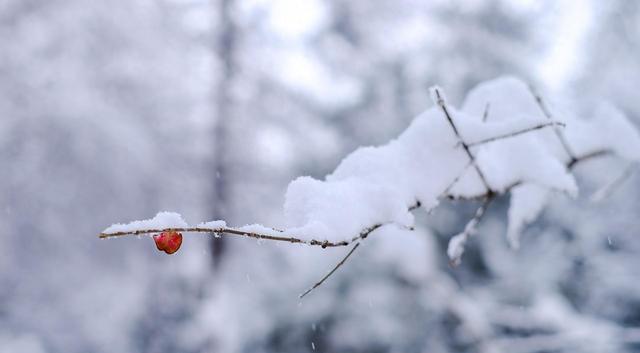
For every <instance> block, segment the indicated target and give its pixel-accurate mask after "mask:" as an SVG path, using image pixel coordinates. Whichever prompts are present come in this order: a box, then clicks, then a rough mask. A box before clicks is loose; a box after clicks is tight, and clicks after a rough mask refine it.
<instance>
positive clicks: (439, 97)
mask: <svg viewBox="0 0 640 353" xmlns="http://www.w3.org/2000/svg"><path fill="white" fill-rule="evenodd" d="M434 92H435V94H436V102H435V103H436V104H437V105H438V106H439V107H440V109H441V110H442V112H443V113H444V116H445V117H446V118H447V121H448V122H449V125H450V126H451V129H452V130H453V133H454V134H456V137H457V138H458V142H459V143H460V144H461V145H462V148H464V151H465V153H466V154H467V156H468V157H469V160H470V161H471V163H473V168H474V169H475V170H476V172H477V173H478V176H479V177H480V180H481V181H482V184H483V185H484V187H485V189H487V192H488V193H492V192H493V191H492V190H491V187H490V186H489V183H488V182H487V178H486V177H485V176H484V173H483V172H482V170H481V169H480V166H479V165H478V163H477V162H476V158H475V156H474V155H473V153H471V150H470V149H469V145H467V142H466V141H465V140H464V139H463V138H462V136H461V135H460V132H459V131H458V127H457V126H456V123H455V122H454V121H453V118H452V117H451V114H450V113H449V108H447V102H445V100H444V98H443V96H442V95H441V94H440V89H438V88H434Z"/></svg>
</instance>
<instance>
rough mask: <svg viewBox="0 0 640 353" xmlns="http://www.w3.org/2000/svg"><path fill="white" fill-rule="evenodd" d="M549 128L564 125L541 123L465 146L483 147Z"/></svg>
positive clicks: (562, 124) (559, 123)
mask: <svg viewBox="0 0 640 353" xmlns="http://www.w3.org/2000/svg"><path fill="white" fill-rule="evenodd" d="M549 126H561V127H564V126H565V124H564V123H561V122H557V121H552V122H549V123H543V124H539V125H536V126H531V127H528V128H524V129H522V130H518V131H514V132H509V133H506V134H503V135H498V136H493V137H489V138H486V139H483V140H479V141H474V142H469V143H467V146H469V147H476V146H479V145H483V144H485V143H489V142H494V141H499V140H504V139H508V138H511V137H516V136H520V135H522V134H526V133H528V132H531V131H535V130H540V129H543V128H545V127H549Z"/></svg>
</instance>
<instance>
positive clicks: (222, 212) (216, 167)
mask: <svg viewBox="0 0 640 353" xmlns="http://www.w3.org/2000/svg"><path fill="white" fill-rule="evenodd" d="M233 2H234V0H212V4H211V11H212V17H214V16H216V15H217V16H218V19H217V20H218V22H217V26H214V28H213V29H212V30H213V31H214V32H213V33H214V35H213V53H212V54H213V55H214V56H215V57H217V62H218V63H219V65H217V66H215V65H214V66H215V67H214V72H216V71H217V72H216V73H217V75H215V80H217V83H214V87H213V90H212V97H211V99H212V101H211V104H212V105H213V109H212V112H213V115H214V119H215V122H214V125H213V134H212V138H213V148H214V151H213V163H212V176H213V179H214V181H213V187H212V189H211V190H212V193H211V196H210V197H209V204H210V205H211V214H212V219H229V209H230V205H229V200H230V197H229V191H230V190H229V188H230V185H229V181H230V178H229V166H228V165H227V162H228V160H229V159H228V158H227V152H228V151H229V149H228V147H229V142H230V136H229V134H230V126H229V125H230V124H231V119H233V104H234V103H233V96H232V85H233V81H234V78H235V77H234V76H235V69H236V68H235V45H236V27H235V25H234V23H233V19H232V17H231V8H232V5H233ZM216 12H217V14H216ZM213 61H214V62H216V60H213ZM224 249H225V240H224V239H222V238H214V237H212V238H211V256H212V263H213V266H214V267H216V266H217V265H218V264H219V262H220V260H221V256H222V254H223V253H224Z"/></svg>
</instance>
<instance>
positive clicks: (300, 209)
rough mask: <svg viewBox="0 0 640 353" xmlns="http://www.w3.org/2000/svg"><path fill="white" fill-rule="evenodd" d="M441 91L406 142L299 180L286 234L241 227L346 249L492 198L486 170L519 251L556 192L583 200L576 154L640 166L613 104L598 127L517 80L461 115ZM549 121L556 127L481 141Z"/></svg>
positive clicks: (458, 239)
mask: <svg viewBox="0 0 640 353" xmlns="http://www.w3.org/2000/svg"><path fill="white" fill-rule="evenodd" d="M438 90H439V93H440V96H439V97H438V96H437V95H436V93H435V91H436V88H433V89H431V96H432V98H433V99H434V103H435V105H434V106H432V107H431V108H429V109H427V110H426V111H425V112H423V113H422V114H420V115H419V116H418V117H416V118H415V120H414V121H413V122H412V123H411V125H410V126H409V127H408V128H407V129H406V130H405V131H404V132H403V133H402V134H401V135H400V136H399V137H398V138H396V139H394V140H392V141H390V142H389V143H387V144H385V145H382V146H377V147H362V148H359V149H357V150H356V151H354V152H353V153H351V154H350V155H348V156H347V157H346V158H344V160H343V161H342V162H341V163H340V164H339V165H338V167H337V168H336V169H335V171H334V172H333V173H331V174H329V175H327V176H326V178H325V179H324V180H317V179H314V178H311V177H300V178H297V179H295V180H294V181H292V182H291V183H290V184H289V186H288V188H287V192H286V196H285V203H284V215H285V221H286V229H285V230H283V231H278V230H274V229H272V228H267V227H264V226H262V225H259V224H253V225H246V226H243V227H240V228H237V230H240V231H243V232H247V233H259V234H265V235H273V236H292V237H296V238H300V239H302V240H307V241H308V240H312V239H313V240H318V241H324V240H326V241H330V242H339V241H349V240H351V239H353V238H354V237H355V236H358V235H359V234H361V232H362V231H363V230H365V229H367V228H370V227H372V226H374V225H378V224H396V225H399V226H401V227H405V228H407V227H412V226H413V224H414V216H413V214H412V213H411V211H410V208H412V207H413V206H415V205H417V203H418V202H419V203H420V205H421V208H423V209H424V210H425V211H427V212H429V211H430V210H432V209H433V208H434V207H436V206H437V205H438V203H439V200H440V199H441V198H443V197H454V198H463V199H470V198H478V197H482V196H485V195H486V194H487V192H488V191H489V190H487V188H486V186H485V183H484V182H483V180H482V178H481V177H480V173H479V172H478V170H480V171H481V172H482V175H483V176H484V178H485V180H486V184H487V185H488V187H489V188H490V189H491V191H493V192H498V193H504V192H508V191H511V192H512V196H511V206H510V209H509V211H508V217H509V225H508V231H507V237H508V239H509V242H510V243H511V245H512V246H514V247H517V246H518V244H519V234H520V232H521V230H522V228H523V227H524V226H525V225H526V224H527V223H530V222H532V221H533V220H535V218H536V217H537V216H538V215H539V214H540V212H541V211H542V209H543V207H544V206H545V204H546V201H547V198H548V196H549V193H550V192H552V191H555V192H562V193H565V194H567V195H570V196H576V195H577V193H578V187H577V184H576V181H575V178H574V176H573V175H572V174H571V171H570V170H569V168H568V162H569V161H570V160H571V159H570V157H572V156H573V157H581V156H586V155H589V154H591V153H594V152H598V151H607V152H610V153H613V154H616V155H618V156H619V157H621V158H624V159H627V160H631V161H638V160H640V134H638V132H637V130H636V129H635V128H634V127H633V125H632V124H631V123H630V122H629V121H628V120H627V119H626V117H625V116H624V114H623V113H622V112H620V111H619V110H616V109H615V108H613V107H611V106H608V105H605V104H603V105H601V107H600V108H599V109H598V110H597V111H596V112H595V116H594V117H593V118H592V119H590V120H585V119H579V118H577V117H575V116H573V115H572V114H570V113H566V112H562V114H561V117H562V119H561V122H562V123H563V125H562V126H560V124H558V123H559V122H557V121H555V120H554V119H555V116H554V115H553V114H551V115H552V116H547V114H546V112H545V111H544V110H543V107H542V106H541V105H540V104H539V103H538V101H537V100H536V97H535V96H534V95H533V93H532V91H531V90H530V88H529V87H528V86H527V85H526V84H525V83H523V82H522V81H520V80H518V79H515V78H512V77H503V78H498V79H495V80H492V81H488V82H485V83H483V84H480V85H478V86H477V87H476V88H475V89H473V90H471V91H470V92H469V94H468V96H467V98H466V99H465V101H464V104H463V105H462V108H461V109H457V108H456V107H454V106H453V105H451V104H450V103H449V102H446V98H445V95H444V93H443V92H442V90H440V89H438ZM441 102H444V103H445V104H446V113H447V114H449V117H450V118H451V120H452V122H450V121H449V119H448V117H447V115H446V114H445V111H444V109H443V107H441V106H440V103H441ZM487 107H490V108H489V109H488V110H487ZM485 115H486V119H485ZM452 124H453V125H455V126H452ZM548 124H555V125H553V126H546V127H543V128H540V129H536V130H532V131H528V132H526V133H523V134H519V135H517V136H510V137H506V138H500V139H496V140H492V141H489V142H483V143H479V142H480V141H486V140H487V139H491V138H494V137H500V136H504V135H509V134H513V133H516V132H519V131H524V130H529V129H532V128H535V127H539V126H542V125H548ZM554 130H555V131H554ZM456 131H457V133H458V134H459V136H458V135H457V134H456ZM559 136H561V137H562V139H564V140H565V141H566V142H567V144H568V147H569V148H568V149H566V148H565V147H564V145H563V143H562V141H561V138H560V137H559ZM463 143H464V144H466V145H467V146H468V149H469V153H471V155H472V156H473V161H472V160H470V158H469V156H468V154H467V151H466V150H465V148H464V146H463ZM474 226H475V225H474ZM178 227H187V224H186V223H185V222H184V220H183V219H182V217H181V216H180V215H178V214H176V213H169V212H161V213H159V214H158V215H156V217H154V218H153V219H151V220H146V221H135V222H132V223H129V224H126V225H122V224H116V225H113V226H111V227H109V228H107V229H106V230H105V233H113V232H126V231H128V232H132V231H136V230H140V229H149V228H153V229H161V228H178ZM198 227H204V228H216V229H219V228H224V227H226V223H224V222H223V221H213V222H207V223H201V224H199V225H198ZM469 235H471V234H465V233H462V234H460V235H458V236H455V237H453V238H452V239H451V242H450V244H449V248H448V253H449V256H450V257H451V258H452V259H457V258H459V257H460V255H462V252H463V251H464V244H465V242H466V241H467V239H468V236H469Z"/></svg>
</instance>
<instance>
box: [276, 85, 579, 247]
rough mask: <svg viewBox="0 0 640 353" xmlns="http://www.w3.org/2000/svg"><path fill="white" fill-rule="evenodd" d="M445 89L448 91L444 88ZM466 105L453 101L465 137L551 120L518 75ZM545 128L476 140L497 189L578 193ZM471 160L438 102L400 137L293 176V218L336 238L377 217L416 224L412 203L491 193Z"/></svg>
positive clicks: (288, 212) (308, 231) (289, 202)
mask: <svg viewBox="0 0 640 353" xmlns="http://www.w3.org/2000/svg"><path fill="white" fill-rule="evenodd" d="M433 92H434V90H432V96H434V98H435V99H436V103H437V97H435V94H434V93H433ZM440 96H441V97H442V98H443V99H444V94H442V91H440ZM487 102H491V107H492V109H491V111H490V114H489V117H490V118H489V122H483V121H482V115H483V113H484V109H485V106H486V103H487ZM463 107H464V109H463V110H458V109H456V108H455V107H453V106H451V105H450V104H447V110H448V112H449V113H450V115H451V117H452V119H453V121H454V124H455V125H456V127H457V129H458V131H459V133H460V135H461V137H462V139H463V140H464V141H465V142H469V143H471V142H474V141H481V140H484V139H487V138H490V137H492V136H501V135H504V134H507V133H510V132H515V131H520V130H524V129H529V128H531V127H535V126H538V125H541V124H548V123H550V121H549V119H547V118H546V117H545V116H544V115H542V113H541V111H540V108H539V107H538V106H537V104H536V102H535V99H534V97H533V96H532V95H531V93H530V92H529V90H528V88H527V86H526V85H525V84H524V83H522V82H520V81H518V80H516V79H512V78H505V79H498V80H496V81H492V82H490V83H488V84H485V85H481V86H479V88H478V89H476V90H473V91H472V92H471V93H470V95H469V98H468V100H467V101H466V102H465V105H464V106H463ZM544 129H551V127H547V128H544ZM544 129H540V130H536V131H532V132H528V133H526V134H523V135H519V136H517V137H512V138H507V139H502V140H499V141H494V142H490V143H486V144H481V145H477V146H474V147H471V151H472V153H473V154H474V155H475V156H476V163H477V164H478V166H479V168H480V169H481V171H482V172H483V174H484V175H485V177H486V178H487V182H488V184H489V186H490V187H491V188H492V189H493V190H494V191H499V192H502V191H506V190H507V189H508V188H510V187H513V185H515V184H518V183H523V182H526V183H534V184H537V185H541V186H543V187H545V188H548V189H552V190H558V191H562V192H566V193H568V194H570V195H575V194H576V193H577V186H576V183H575V180H574V178H573V176H572V175H571V174H570V173H569V172H568V170H567V168H566V166H565V162H564V161H563V160H562V159H561V158H560V157H561V155H559V154H558V153H557V152H556V151H554V149H552V148H549V147H548V146H547V144H548V141H547V139H548V134H547V135H545V134H543V133H541V131H543V130H544ZM551 136H552V137H553V135H551ZM468 165H469V157H468V156H467V155H466V153H465V151H464V149H463V148H462V146H461V143H460V140H459V138H458V137H457V136H456V135H455V134H454V130H453V129H452V127H451V125H450V124H449V122H448V121H447V119H446V116H445V115H444V112H443V111H442V109H441V108H440V107H439V106H437V105H436V106H434V107H432V108H430V109H428V110H427V111H425V112H424V113H422V114H421V115H420V116H418V117H417V118H416V119H415V120H414V121H413V123H412V124H411V125H410V126H409V128H408V129H407V130H406V131H405V132H404V133H402V134H401V135H400V136H399V137H398V138H397V139H395V140H393V141H391V142H389V143H388V144H386V145H383V146H379V147H364V148H360V149H358V150H356V151H355V152H353V153H352V154H350V155H349V156H347V157H346V158H345V159H344V160H343V161H342V163H340V165H339V166H338V168H337V169H336V170H335V171H334V172H333V173H332V174H330V175H328V176H327V177H326V179H325V180H324V181H321V180H316V179H313V178H309V177H303V178H298V179H296V180H295V181H293V182H292V183H291V184H290V185H289V188H288V191H287V195H286V201H285V216H286V219H287V221H288V224H287V225H288V226H289V227H295V228H297V229H299V230H300V231H301V233H302V234H305V235H306V236H308V237H310V238H315V239H326V240H329V241H339V240H347V239H350V238H352V237H353V236H354V235H357V234H359V232H360V231H361V230H362V229H365V228H367V227H370V226H372V225H374V224H377V223H397V224H399V225H403V226H411V225H412V224H413V216H412V215H411V213H410V212H409V211H408V208H409V207H411V206H412V205H414V204H415V203H416V201H420V202H421V204H422V207H423V208H424V209H425V210H427V211H429V210H431V209H432V208H434V207H436V206H437V205H438V202H439V199H440V198H442V197H443V196H454V197H459V198H470V197H477V196H480V195H483V194H485V193H486V191H487V190H485V187H484V185H483V183H482V180H481V179H480V177H479V175H478V173H477V171H476V169H475V168H473V167H470V168H467V166H468ZM461 173H462V176H461V177H460V178H459V180H458V181H457V182H456V183H455V185H453V187H451V189H450V190H448V188H449V187H450V186H451V184H452V183H453V182H454V181H455V180H456V179H457V178H458V177H459V176H460V175H461ZM445 194H446V195H445Z"/></svg>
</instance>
